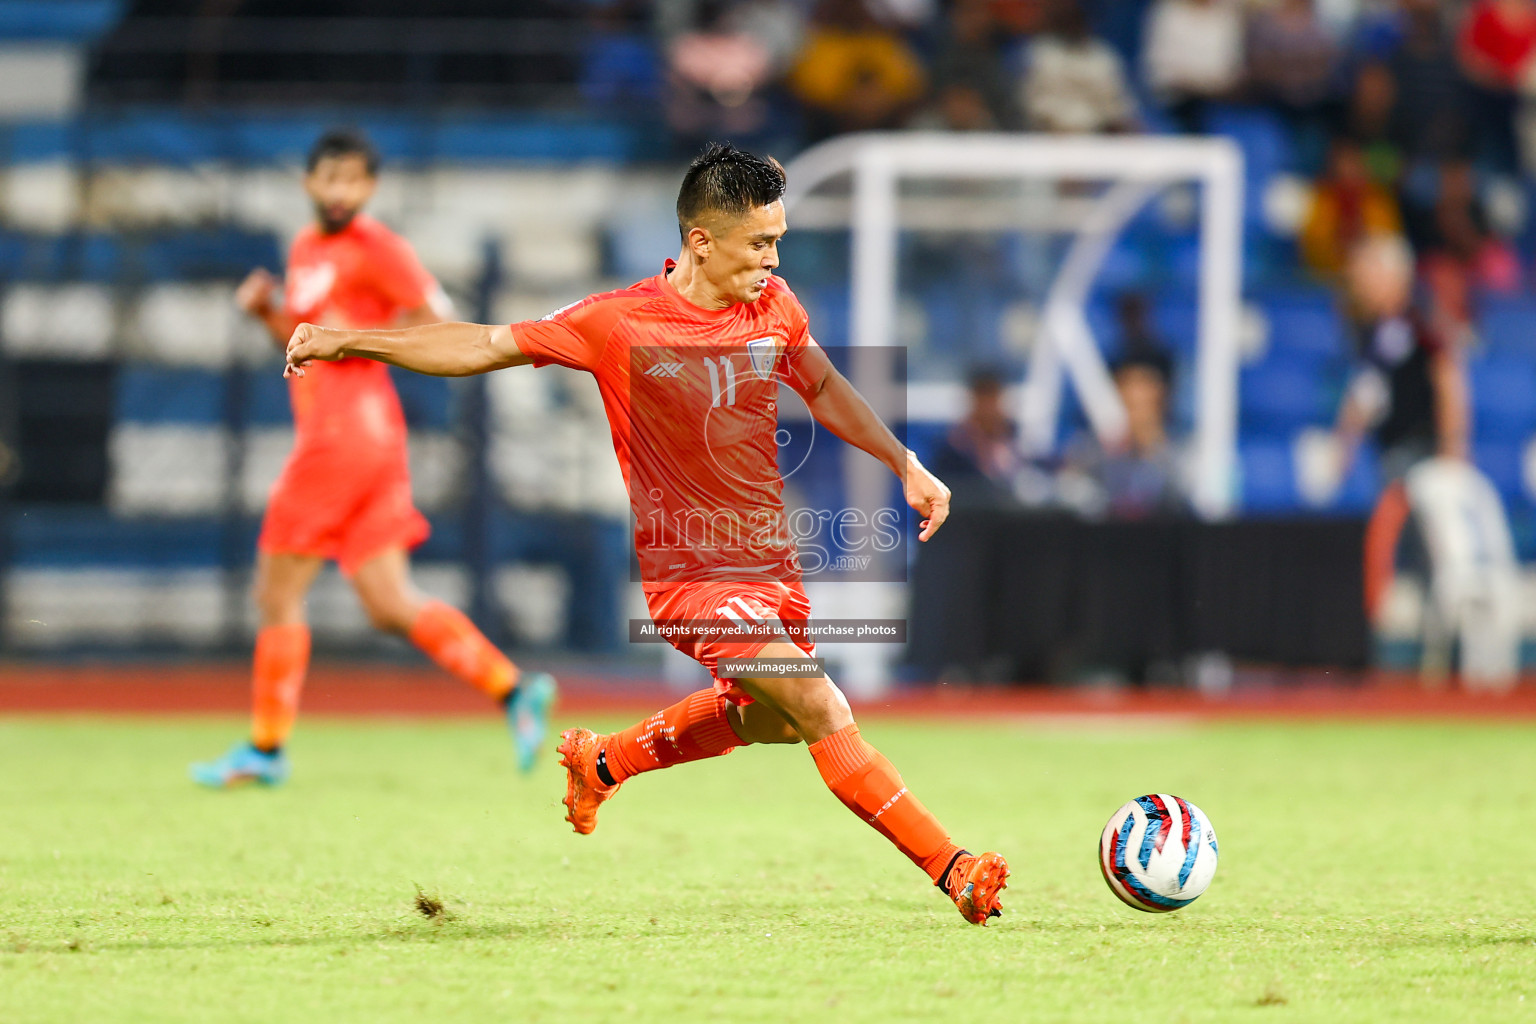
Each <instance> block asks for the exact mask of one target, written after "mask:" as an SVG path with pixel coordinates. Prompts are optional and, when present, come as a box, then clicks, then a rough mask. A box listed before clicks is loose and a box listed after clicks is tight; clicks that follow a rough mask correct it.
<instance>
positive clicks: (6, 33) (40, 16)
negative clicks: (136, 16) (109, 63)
mask: <svg viewBox="0 0 1536 1024" xmlns="http://www.w3.org/2000/svg"><path fill="white" fill-rule="evenodd" d="M123 7H124V0H0V39H5V40H18V41H19V40H28V41H33V40H41V39H57V40H74V41H80V42H84V41H86V40H89V39H93V38H95V37H96V36H99V35H101V34H102V33H104V32H106V31H107V30H108V29H110V28H111V27H112V26H113V25H115V24H116V23H117V22H118V20H119V19H120V18H121V17H122V16H123Z"/></svg>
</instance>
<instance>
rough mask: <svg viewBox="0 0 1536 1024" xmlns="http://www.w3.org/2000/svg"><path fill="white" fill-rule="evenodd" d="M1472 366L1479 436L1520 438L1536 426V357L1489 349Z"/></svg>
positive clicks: (1473, 392)
mask: <svg viewBox="0 0 1536 1024" xmlns="http://www.w3.org/2000/svg"><path fill="white" fill-rule="evenodd" d="M1468 369H1469V371H1470V375H1471V383H1470V388H1471V392H1472V410H1473V418H1474V424H1475V432H1474V436H1475V437H1477V438H1478V439H1479V440H1488V441H1495V440H1499V441H1516V440H1523V439H1524V438H1525V437H1527V436H1528V435H1529V434H1530V433H1531V432H1532V431H1533V430H1536V359H1533V358H1531V356H1524V357H1521V356H1514V355H1510V354H1507V353H1502V352H1489V353H1486V354H1485V355H1483V356H1482V357H1481V358H1479V359H1474V360H1472V363H1471V365H1470V366H1469V367H1468Z"/></svg>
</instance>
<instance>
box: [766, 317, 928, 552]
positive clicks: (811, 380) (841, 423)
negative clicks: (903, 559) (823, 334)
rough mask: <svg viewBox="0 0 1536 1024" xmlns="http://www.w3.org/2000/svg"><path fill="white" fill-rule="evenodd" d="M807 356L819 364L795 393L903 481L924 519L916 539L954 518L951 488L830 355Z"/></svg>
mask: <svg viewBox="0 0 1536 1024" xmlns="http://www.w3.org/2000/svg"><path fill="white" fill-rule="evenodd" d="M808 356H809V358H811V359H814V360H815V362H814V363H813V364H811V372H810V373H809V374H808V376H807V377H806V379H805V380H803V381H800V382H797V383H796V384H795V390H796V391H798V392H799V393H800V397H801V398H803V399H805V404H806V406H807V407H808V408H809V409H810V410H811V415H812V416H814V417H816V422H817V423H820V424H821V425H822V426H824V427H826V428H827V429H828V430H830V431H832V433H834V434H836V435H837V436H838V437H840V438H842V439H843V440H844V441H847V442H848V443H849V444H851V445H853V446H854V447H856V448H862V449H863V450H864V451H866V452H868V453H869V454H871V455H873V456H874V457H875V458H877V459H879V460H880V461H881V462H883V463H885V464H886V465H887V466H889V467H890V469H891V472H893V473H895V474H896V475H897V476H899V477H900V478H901V486H902V491H903V493H904V494H905V496H906V499H907V504H908V505H911V506H912V507H913V508H914V509H916V510H917V513H918V514H919V515H921V516H922V517H923V521H922V529H921V530H920V531H919V532H918V535H917V539H918V540H927V539H928V538H929V537H932V536H933V534H934V532H935V531H936V530H938V528H939V527H941V526H943V525H944V520H946V519H948V518H949V488H948V487H945V486H944V482H943V481H942V480H940V479H939V478H938V477H936V476H934V475H933V474H932V473H930V472H928V470H927V468H926V467H925V466H924V465H923V464H922V463H921V462H919V461H918V459H917V456H916V455H914V454H912V452H911V451H910V450H909V449H908V448H907V446H906V445H904V444H902V443H901V441H900V440H899V439H898V438H897V437H896V435H895V434H894V433H892V432H891V428H890V427H888V426H886V425H885V421H884V420H882V419H881V418H880V414H879V413H877V412H875V410H874V409H873V408H871V407H870V404H869V402H868V401H866V400H865V398H864V396H863V395H861V394H859V392H858V390H857V389H856V388H854V386H853V385H852V384H851V383H850V382H849V381H848V378H847V377H844V376H843V375H842V374H841V373H839V372H838V370H837V367H835V366H833V365H832V361H831V360H830V359H828V358H827V357H826V353H824V352H822V351H821V350H820V349H819V348H815V347H814V346H813V347H812V349H811V351H810V352H809V353H808Z"/></svg>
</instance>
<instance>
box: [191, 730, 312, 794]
mask: <svg viewBox="0 0 1536 1024" xmlns="http://www.w3.org/2000/svg"><path fill="white" fill-rule="evenodd" d="M187 770H188V772H189V774H191V776H192V781H193V782H196V783H197V784H198V785H201V786H207V787H208V788H209V789H233V788H234V787H235V786H243V785H245V784H246V783H248V782H255V783H257V784H259V785H262V786H278V785H281V784H282V783H284V782H286V781H287V779H288V757H287V755H285V754H284V753H283V752H282V751H281V750H279V751H278V752H276V753H275V754H266V753H263V752H261V751H260V750H257V749H256V748H255V747H253V746H251V744H250V743H249V742H245V741H242V742H240V743H236V744H235V745H234V746H232V747H230V748H229V751H228V752H227V753H226V754H225V755H224V756H223V757H221V758H219V759H218V760H216V761H196V762H194V763H193V764H191V765H190V766H189V767H188V769H187Z"/></svg>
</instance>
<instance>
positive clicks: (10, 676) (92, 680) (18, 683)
mask: <svg viewBox="0 0 1536 1024" xmlns="http://www.w3.org/2000/svg"><path fill="white" fill-rule="evenodd" d="M247 671H248V670H247V668H246V667H245V666H244V665H236V664H209V665H193V666H186V665H179V666H123V665H112V664H103V665H89V664H87V665H77V666H63V667H61V666H32V665H3V664H0V714H59V713H73V714H105V715H122V714H129V715H165V714H242V713H244V712H245V711H246V709H247V707H248V702H249V682H248V676H247ZM1338 679H1339V677H1338V676H1337V675H1333V674H1329V673H1323V672H1318V673H1314V674H1307V675H1296V674H1290V675H1283V676H1282V675H1274V676H1271V677H1269V678H1267V679H1266V678H1265V677H1263V676H1261V675H1255V674H1253V673H1250V674H1249V678H1248V679H1247V680H1246V685H1243V686H1240V687H1239V688H1238V689H1237V690H1235V691H1234V692H1233V693H1231V694H1229V695H1227V696H1224V697H1220V698H1207V697H1203V696H1201V695H1199V694H1196V693H1188V692H1184V691H1162V692H1150V693H1149V692H1113V693H1111V692H1104V691H1095V690H1082V689H1077V690H1073V689H1035V688H1029V689H972V688H960V687H952V686H945V687H927V688H921V689H911V690H903V691H902V692H899V693H896V694H893V695H891V696H889V697H888V698H881V699H879V700H877V701H865V702H857V701H856V702H855V707H856V708H857V709H858V711H859V712H860V714H864V715H868V714H893V715H901V716H908V717H960V718H993V717H997V716H1006V717H1016V716H1025V717H1044V718H1077V717H1084V716H1087V717H1101V716H1102V717H1114V716H1123V715H1179V716H1193V717H1200V718H1237V719H1269V718H1281V719H1284V718H1302V719H1318V718H1339V719H1355V720H1358V719H1381V718H1395V719H1405V718H1406V719H1441V718H1471V719H1536V685H1533V681H1532V680H1526V681H1524V682H1523V683H1522V685H1521V686H1519V687H1517V688H1516V689H1515V690H1514V692H1512V693H1509V694H1504V695H1499V696H1494V695H1482V694H1469V693H1464V692H1461V691H1458V690H1425V689H1424V688H1422V687H1421V686H1420V685H1419V684H1418V683H1417V682H1416V681H1415V680H1413V679H1412V678H1411V677H1404V676H1394V675H1387V674H1372V675H1370V676H1367V677H1347V678H1346V679H1345V680H1344V681H1343V682H1342V684H1341V683H1340V682H1339V681H1338ZM561 684H562V688H563V693H562V698H561V707H562V709H563V710H564V711H565V712H567V713H573V712H574V713H578V714H580V713H626V714H636V715H639V714H642V713H645V712H647V711H651V710H654V709H656V708H658V707H661V706H664V705H666V704H669V703H671V702H672V701H674V700H676V699H677V695H676V694H675V693H674V692H672V691H669V690H667V689H665V688H664V687H662V686H661V685H659V684H656V683H645V682H636V681H634V680H615V679H603V678H594V677H586V676H562V678H561ZM489 710H490V709H489V708H488V707H487V704H486V701H485V699H484V698H483V697H481V696H480V694H478V693H476V692H475V691H474V690H472V689H470V688H468V687H466V686H463V685H461V684H459V683H457V682H456V681H454V680H452V679H450V678H448V677H447V676H444V675H443V674H442V673H440V672H437V671H434V670H432V669H427V668H421V669H415V668H403V667H397V666H359V665H327V664H320V665H317V666H315V668H314V669H313V670H312V671H311V673H310V677H309V681H308V683H307V684H306V686H305V689H304V711H305V712H306V713H310V714H329V715H375V716H397V717H415V716H460V715H482V714H486V713H488V712H489Z"/></svg>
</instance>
